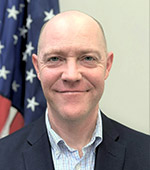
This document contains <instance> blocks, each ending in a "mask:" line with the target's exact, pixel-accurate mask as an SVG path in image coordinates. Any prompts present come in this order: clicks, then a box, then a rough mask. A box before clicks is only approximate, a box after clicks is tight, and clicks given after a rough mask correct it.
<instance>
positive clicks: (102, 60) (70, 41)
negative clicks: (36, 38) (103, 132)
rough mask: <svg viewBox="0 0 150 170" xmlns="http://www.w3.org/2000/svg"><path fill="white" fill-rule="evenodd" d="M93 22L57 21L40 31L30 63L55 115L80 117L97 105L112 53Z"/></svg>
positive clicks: (63, 117) (95, 108)
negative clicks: (107, 52) (34, 68)
mask: <svg viewBox="0 0 150 170" xmlns="http://www.w3.org/2000/svg"><path fill="white" fill-rule="evenodd" d="M90 22H92V21H90ZM93 22H95V21H93ZM95 25H96V26H92V25H91V23H89V24H88V22H87V23H86V24H81V25H79V26H78V27H77V26H76V23H72V25H70V24H67V23H62V21H60V22H58V23H57V24H53V26H52V24H51V26H50V25H47V26H46V27H45V30H44V31H43V33H42V35H41V40H40V52H39V56H38V57H37V56H35V55H33V63H34V65H35V67H36V70H37V73H38V77H39V79H40V81H41V84H42V88H43V91H44V94H45V97H46V99H47V102H48V108H49V111H50V112H51V113H52V114H53V116H56V117H57V118H60V119H65V120H77V119H82V118H85V116H88V115H89V114H90V113H93V112H96V111H97V109H98V103H99V100H100V98H101V96H102V93H103V90H104V81H105V79H106V78H107V76H108V73H109V70H110V67H111V64H112V54H111V55H110V56H108V57H107V56H106V55H107V54H106V50H105V44H104V41H103V36H102V33H101V31H100V29H99V26H98V25H97V24H96V23H95Z"/></svg>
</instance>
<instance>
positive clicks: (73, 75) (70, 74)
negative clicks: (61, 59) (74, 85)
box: [61, 60, 82, 82]
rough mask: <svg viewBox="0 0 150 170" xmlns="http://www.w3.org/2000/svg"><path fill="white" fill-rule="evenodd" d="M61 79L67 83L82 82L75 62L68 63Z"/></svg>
mask: <svg viewBox="0 0 150 170" xmlns="http://www.w3.org/2000/svg"><path fill="white" fill-rule="evenodd" d="M61 78H62V80H63V81H66V82H77V81H79V80H81V78H82V74H81V72H80V70H79V67H78V64H77V62H76V61H75V60H70V61H67V62H66V64H65V67H64V70H63V73H62V76H61Z"/></svg>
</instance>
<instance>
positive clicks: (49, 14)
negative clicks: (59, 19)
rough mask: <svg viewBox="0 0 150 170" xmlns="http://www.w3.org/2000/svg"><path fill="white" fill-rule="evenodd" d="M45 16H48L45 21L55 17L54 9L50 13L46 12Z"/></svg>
mask: <svg viewBox="0 0 150 170" xmlns="http://www.w3.org/2000/svg"><path fill="white" fill-rule="evenodd" d="M44 14H45V15H46V17H45V18H44V21H48V20H50V19H51V18H52V17H53V16H54V14H53V9H51V10H50V11H49V12H47V11H44Z"/></svg>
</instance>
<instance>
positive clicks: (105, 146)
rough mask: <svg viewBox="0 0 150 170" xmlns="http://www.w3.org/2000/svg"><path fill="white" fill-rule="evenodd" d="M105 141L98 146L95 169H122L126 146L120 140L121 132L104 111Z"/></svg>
mask: <svg viewBox="0 0 150 170" xmlns="http://www.w3.org/2000/svg"><path fill="white" fill-rule="evenodd" d="M102 122H103V142H102V143H101V144H100V145H99V146H98V147H97V151H96V160H95V170H99V169H105V170H112V169H113V170H121V169H122V167H123V164H124V157H125V146H124V145H122V144H120V143H119V142H118V140H119V137H120V135H119V133H118V132H117V131H116V129H115V128H114V126H113V124H112V121H111V120H110V119H109V118H107V117H106V116H105V115H104V114H103V113H102Z"/></svg>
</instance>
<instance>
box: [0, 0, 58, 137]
mask: <svg viewBox="0 0 150 170" xmlns="http://www.w3.org/2000/svg"><path fill="white" fill-rule="evenodd" d="M58 12H59V4H58V0H0V137H3V136H5V135H8V134H10V133H12V132H14V131H15V130H17V129H19V128H21V127H22V126H24V124H28V123H30V122H32V121H34V120H35V119H37V118H38V117H39V116H41V114H43V113H45V108H46V101H45V98H44V95H43V92H42V89H41V85H40V82H39V80H38V79H37V77H36V73H35V70H34V68H33V65H32V58H31V56H32V53H36V51H37V48H36V47H37V42H38V37H39V33H40V29H41V27H42V25H43V24H44V23H45V22H47V21H48V20H49V19H51V18H52V17H53V16H54V15H55V14H57V13H58Z"/></svg>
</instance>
